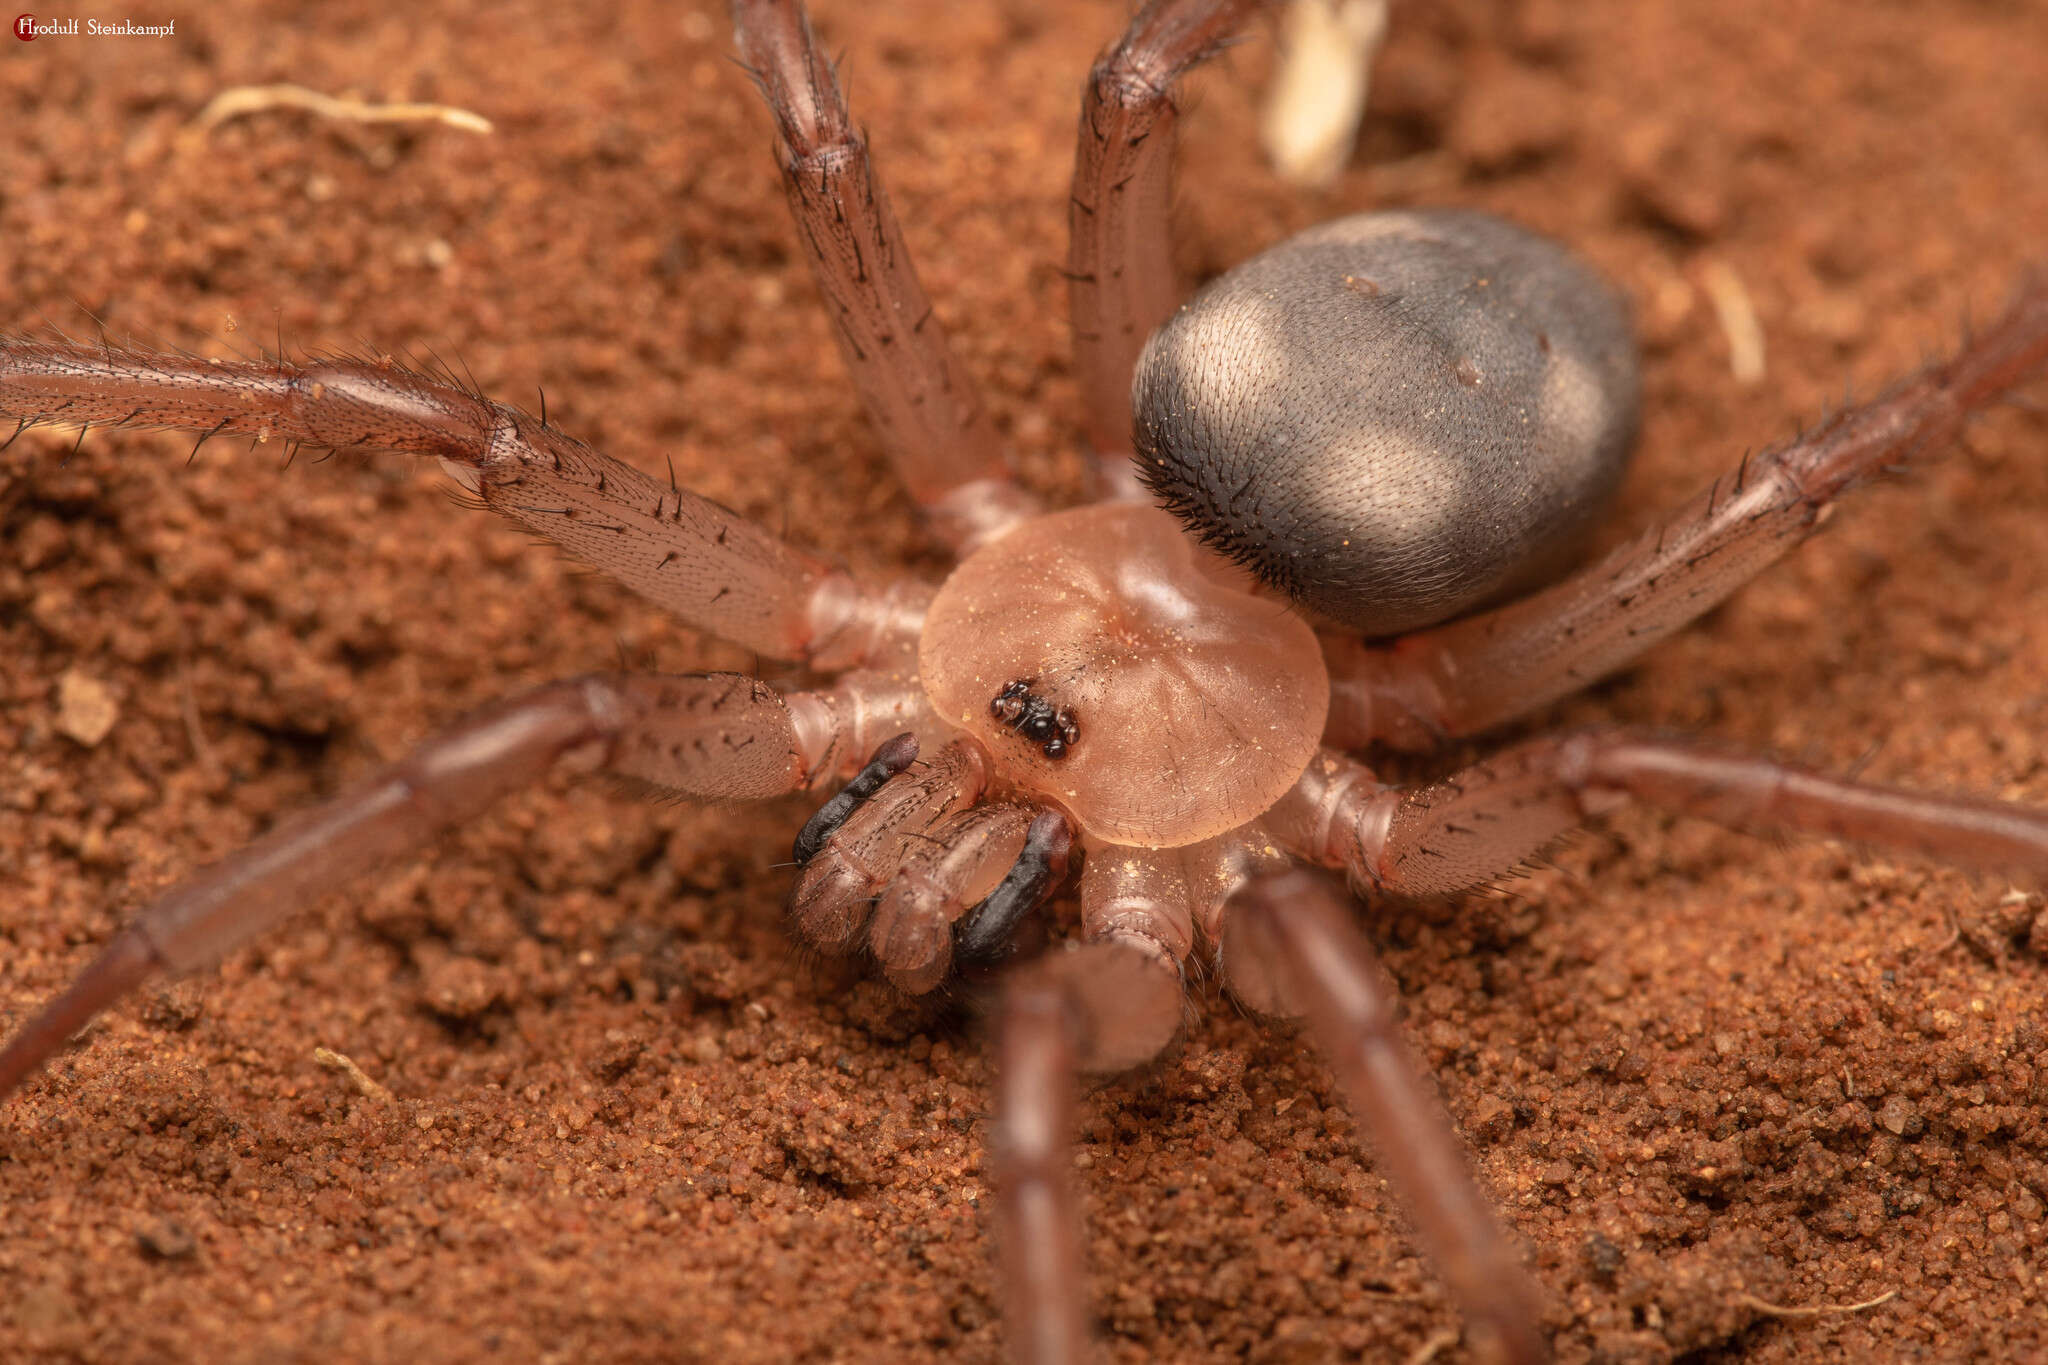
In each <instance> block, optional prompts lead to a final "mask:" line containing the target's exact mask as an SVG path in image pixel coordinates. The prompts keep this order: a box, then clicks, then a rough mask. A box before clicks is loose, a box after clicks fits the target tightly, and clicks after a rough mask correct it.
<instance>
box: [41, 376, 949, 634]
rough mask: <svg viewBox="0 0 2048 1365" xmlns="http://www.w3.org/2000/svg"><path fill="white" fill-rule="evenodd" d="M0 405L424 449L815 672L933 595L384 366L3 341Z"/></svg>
mask: <svg viewBox="0 0 2048 1365" xmlns="http://www.w3.org/2000/svg"><path fill="white" fill-rule="evenodd" d="M0 418H12V419H13V420H14V421H15V423H16V425H15V429H14V433H13V436H12V437H9V439H8V441H7V442H6V444H5V445H0V450H4V449H5V448H6V445H11V444H12V443H13V438H14V437H18V436H20V434H21V433H22V432H23V431H24V430H26V429H27V428H29V427H32V426H41V425H55V424H62V425H67V426H78V427H80V428H86V429H89V428H91V427H94V426H101V425H105V426H114V427H135V428H162V429H171V430H177V431H188V432H196V433H199V436H200V442H201V443H204V442H205V441H206V440H207V439H208V438H210V437H212V436H216V435H240V436H249V437H253V438H255V439H256V440H259V441H268V440H272V439H275V440H278V441H281V442H283V443H284V444H285V445H286V446H287V447H291V446H295V445H299V444H305V445H313V446H326V447H329V448H333V449H341V450H365V451H390V452H393V453H397V454H406V455H426V456H432V457H435V458H437V459H439V460H440V462H441V465H442V468H444V469H445V470H447V472H448V474H449V476H450V477H452V478H453V479H454V480H455V481H456V482H457V483H459V484H461V485H462V486H463V488H465V489H467V490H468V491H469V493H470V494H471V495H472V496H473V497H475V499H476V500H477V501H479V502H481V503H482V504H483V505H484V506H485V507H488V508H489V509H490V510H491V511H493V512H497V513H499V514H500V515H502V516H505V517H507V518H509V519H510V520H512V521H515V522H518V523H519V524H520V525H521V526H524V527H526V528H527V529H528V530H530V531H532V532H534V533H535V534H537V535H540V536H542V537H544V538H546V539H548V540H551V541H553V542H554V543H555V544H557V545H559V546H561V547H562V548H563V549H565V550H567V551H568V552H569V553H570V554H572V555H574V556H576V557H577V558H578V559H581V560H582V561H583V562H584V563H586V564H589V565H590V566H591V567H593V568H595V569H597V570H598V571H599V572H601V573H603V574H605V575H606V576H608V577H610V578H612V579H615V580H616V581H618V582H620V583H623V584H625V585H626V586H627V587H629V588H632V589H633V590H634V591H635V592H638V593H639V594H640V595H641V596H643V597H645V598H647V599H648V600H649V601H651V602H653V603H655V604H656V605H658V606H662V607H665V608H667V609H668V610H669V611H670V612H672V613H673V614H674V615H675V616H676V617H677V618H679V619H680V620H682V621H684V622H685V623H687V624H689V625H692V626H695V627H697V628H698V629H700V630H703V631H705V632H706V633H708V634H712V635H717V636H720V637H722V638H724V639H727V640H730V641H732V642H733V643H734V644H737V645H742V646H745V647H746V648H748V649H752V650H755V651H757V652H759V653H761V654H764V655H766V656H768V657H770V658H777V659H802V660H805V661H807V662H809V663H812V664H815V665H817V666H818V667H820V668H826V669H842V668H856V667H861V666H864V665H869V664H882V665H887V664H894V663H896V662H899V661H901V660H902V659H904V658H906V657H907V656H908V654H909V653H910V652H911V651H913V650H914V649H915V648H916V638H917V629H918V624H919V622H920V620H921V619H922V616H923V611H924V603H925V602H926V601H927V600H928V599H929V597H930V590H929V589H928V588H925V587H924V586H923V585H921V584H918V583H915V582H911V581H907V580H906V581H904V582H902V583H898V584H896V585H894V586H892V587H890V588H887V589H884V590H880V591H876V590H871V589H869V588H868V587H866V586H864V585H862V584H859V583H856V582H855V581H854V580H853V579H852V578H851V577H850V576H848V575H847V574H846V573H844V572H843V571H841V570H839V569H836V568H835V567H834V566H833V565H831V564H829V563H827V562H826V561H824V560H822V559H820V558H818V557H817V556H815V555H811V554H807V553H805V552H804V551H802V550H798V549H796V548H795V547H793V546H791V545H788V544H785V543H784V542H783V541H781V540H778V539H777V538H776V537H774V536H771V535H769V534H768V533H767V532H766V531H763V530H762V529H761V528H760V527H758V526H755V525H754V524H753V523H752V522H750V521H748V520H747V519H746V518H745V517H742V516H740V515H739V514H737V513H735V512H733V511H731V510H730V509H729V508H725V507H721V506H719V505H718V504H717V503H715V502H712V501H711V500H710V499H708V498H702V497H699V496H697V495H696V494H694V493H692V492H690V491H688V490H687V489H683V488H680V487H677V486H676V484H675V483H674V482H673V480H671V481H670V482H669V483H667V484H663V483H659V482H657V481H656V480H654V479H651V478H649V477H648V476H647V475H645V474H642V473H641V472H640V471H639V470H637V469H635V468H633V467H632V466H631V465H628V464H625V463H623V462H621V461H619V460H615V459H613V458H611V457H610V456H608V455H605V454H603V453H602V452H600V451H597V450H593V449H592V448H591V447H589V446H587V445H585V444H584V443H583V442H581V441H579V440H577V439H576V438H574V437H573V436H570V435H569V434H568V433H567V432H564V431H562V430H560V429H559V428H556V427H553V426H550V425H549V424H548V423H547V422H546V421H545V420H544V419H542V418H537V417H534V416H532V415H531V414H529V413H526V412H522V411H520V410H519V409H518V408H515V407H512V406H510V405H509V404H505V403H498V402H493V401H492V400H491V399H488V398H486V397H484V396H483V395H482V394H480V393H474V392H471V391H469V390H467V389H463V388H460V387H458V386H456V385H455V384H452V383H449V382H445V381H443V380H441V379H437V378H433V377H430V376H427V375H423V374H419V373H416V372H414V371H411V370H408V369H405V368H404V367H403V366H399V365H395V364H391V363H389V362H371V361H358V360H341V359H319V358H316V359H314V360H312V361H309V362H308V363H306V364H304V365H296V364H292V363H291V362H289V361H286V360H284V359H283V358H282V357H279V358H277V359H274V360H269V361H209V360H202V359H199V358H196V357H193V356H186V355H174V354H168V353H164V352H157V351H146V350H140V349H136V348H132V347H124V346H115V345H107V344H101V345H81V344H75V343H70V342H53V341H40V340H34V339H30V338H27V337H7V336H0ZM81 439H83V432H82V431H81ZM193 450H194V452H195V453H196V452H197V450H198V446H197V445H195V446H194V447H193Z"/></svg>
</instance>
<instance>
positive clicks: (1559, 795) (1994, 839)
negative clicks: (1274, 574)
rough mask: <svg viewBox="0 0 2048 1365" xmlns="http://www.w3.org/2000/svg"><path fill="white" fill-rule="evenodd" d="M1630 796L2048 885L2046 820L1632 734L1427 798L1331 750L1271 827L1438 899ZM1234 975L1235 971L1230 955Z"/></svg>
mask: <svg viewBox="0 0 2048 1365" xmlns="http://www.w3.org/2000/svg"><path fill="white" fill-rule="evenodd" d="M1628 800H1636V801H1641V802H1643V803H1645V804H1647V805H1650V806H1652V807H1655V808H1657V809H1659V810H1667V811H1670V812H1672V813H1674V814H1677V815H1689V816H1697V817H1699V818H1701V819H1705V820H1712V821H1714V822H1715V823H1717V824H1722V825H1726V826H1729V827H1731V828H1736V829H1747V830H1783V831H1786V832H1789V833H1796V834H1808V835H1816V836H1818V837H1821V838H1826V839H1841V840H1846V841H1848V842H1851V843H1859V844H1870V845H1874V846H1876V847H1879V848H1885V849H1893V850H1897V851H1900V852H1905V853H1915V854H1919V855H1921V856H1924V857H1927V858H1930V859H1933V860H1936V861H1939V862H1944V863H1954V864H1959V865H1961V866H1965V867H1977V868H1986V869H1991V870H1995V871H2001V872H2019V873H2023V874H2028V875H2032V876H2035V877H2041V878H2048V809H2044V808H2042V807H2037V806H2026V805H2021V804H2019V803H2017V802H2012V801H1997V800H1993V799H1991V798H1989V797H1978V796H1949V795H1930V794H1927V793H1923V792H1914V791H1906V790H1903V789H1901V788H1897V787H1886V786H1879V785H1877V784H1875V783H1869V782H1855V781H1849V780H1846V779H1843V778H1837V777H1829V776H1827V775H1825V774H1822V773H1818V772H1815V771H1813V770H1812V769H1809V768H1803V767H1799V766H1797V765H1794V764H1790V763H1780V762H1777V761H1775V760H1772V759H1768V758H1757V757H1750V756H1747V755H1741V754H1733V753H1730V752H1728V751H1727V750H1725V749H1722V748H1719V747H1717V746H1713V745H1708V744H1703V743H1699V742H1696V741H1687V740H1675V739H1662V738H1656V737H1651V736H1644V735H1638V734H1634V733H1631V732H1629V731H1627V730H1621V729H1596V730H1588V731H1582V732H1580V733H1577V734H1570V735H1552V736H1544V737H1542V738H1540V739H1532V740H1528V741H1526V742H1524V743H1521V744H1517V745H1515V746H1513V747H1512V748H1508V749H1504V750H1502V751H1501V752H1500V753H1498V754H1495V755H1493V756H1492V757H1490V758H1487V759H1484V760H1482V761H1480V762H1478V763H1475V764H1473V765H1471V766H1470V767H1468V768H1462V769H1460V770H1459V771H1458V772H1456V773H1454V774H1452V775H1451V776H1450V777H1448V778H1445V779H1444V780H1443V781H1441V782H1433V783H1430V784H1428V785H1426V786H1420V787H1414V788H1399V787H1388V786H1383V785H1381V784H1380V783H1378V782H1377V781H1375V780H1374V778H1373V775H1372V771H1371V770H1370V769H1369V768H1367V767H1366V766H1365V765H1364V764H1362V763H1359V762H1358V761H1357V760H1355V759H1352V758H1348V757H1346V756H1345V755H1343V754H1340V753H1337V752H1335V751H1332V750H1325V751H1324V752H1323V754H1322V755H1321V757H1319V758H1318V760H1317V761H1316V762H1313V763H1311V764H1309V767H1308V771H1307V772H1306V773H1304V774H1303V775H1302V780H1301V782H1300V783H1299V784H1297V785H1296V787H1295V789H1294V790H1293V791H1292V792H1289V793H1288V795H1287V796H1286V797H1285V798H1283V799H1282V800H1281V802H1280V804H1279V805H1277V806H1275V807H1274V808H1273V810H1272V812H1271V813H1270V814H1269V815H1268V817H1267V823H1268V824H1269V826H1270V827H1271V828H1272V830H1273V832H1274V834H1275V836H1276V837H1277V838H1279V840H1280V841H1281V843H1283V844H1284V845H1285V846H1286V847H1287V848H1288V849H1289V850H1290V851H1291V852H1293V853H1294V854H1296V855H1297V856H1299V857H1301V858H1302V859H1304V860H1306V861H1308V862H1311V863H1316V864H1319V865H1321V866H1324V867H1337V868H1343V869H1344V870H1345V871H1347V872H1348V873H1350V875H1351V879H1352V881H1353V883H1354V884H1355V885H1357V886H1359V887H1360V888H1362V889H1376V890H1383V891H1388V892H1391V893H1393V894H1396V895H1402V896H1430V895H1441V894H1447V893H1450V892H1454V891H1462V890H1465V889H1467V888H1469V887H1473V886H1478V885H1481V884H1483V883H1486V882H1488V881H1491V880H1493V879H1494V878H1496V877H1499V876H1502V875H1504V874H1506V873H1508V872H1511V871H1513V870H1514V869H1515V868H1516V867H1519V866H1521V865H1522V864H1523V863H1525V862H1527V861H1528V860H1529V858H1531V857H1532V856H1534V855H1535V854H1537V853H1539V852H1541V851H1542V850H1543V849H1544V848H1546V847H1547V846H1549V845H1550V844H1551V843H1553V842H1555V841H1556V839H1557V838H1558V837H1559V836H1560V835H1562V834H1564V833H1566V832H1567V831H1569V830H1572V829H1575V828H1577V827H1578V826H1580V825H1582V824H1584V823H1585V822H1586V821H1587V820H1588V819H1589V818H1591V817H1593V816H1596V815H1599V814H1602V813H1604V812H1606V811H1609V810H1612V809H1613V808H1615V807H1616V806H1618V805H1620V804H1622V803H1623V802H1625V801H1628ZM1224 968H1225V974H1226V975H1229V974H1230V971H1231V964H1230V963H1229V962H1228V960H1226V961H1225V963H1224ZM1232 980H1233V985H1235V984H1236V981H1235V978H1234V977H1233V978H1232Z"/></svg>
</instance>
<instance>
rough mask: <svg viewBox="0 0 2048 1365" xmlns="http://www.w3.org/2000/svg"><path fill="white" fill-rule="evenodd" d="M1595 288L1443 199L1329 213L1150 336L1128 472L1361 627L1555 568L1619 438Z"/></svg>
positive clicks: (1497, 589)
mask: <svg viewBox="0 0 2048 1365" xmlns="http://www.w3.org/2000/svg"><path fill="white" fill-rule="evenodd" d="M1636 390H1637V382H1636V362H1635V349H1634V346H1633V343H1632V342H1631V340H1630V336H1629V329H1628V320H1627V314H1626V310H1625V308H1624V306H1623V304H1622V302H1621V300H1620V298H1619V297H1618V296H1617V295H1616V294H1615V292H1614V291H1613V290H1612V289H1611V288H1610V287H1609V286H1608V285H1607V284H1606V283H1605V282H1604V281H1602V280H1601V279H1600V277H1599V276H1598V275H1596V274H1595V273H1594V272H1593V271H1592V270H1591V269H1590V268H1589V267H1588V266H1586V265H1584V264H1583V263H1581V262H1580V261H1578V260H1577V259H1576V258H1574V257H1572V256H1570V255H1568V254H1567V253H1566V252H1565V251H1564V249H1563V248H1561V247H1559V246H1557V245H1555V244H1554V243H1552V242H1549V241H1547V240H1545V239H1544V238H1541V237H1537V236H1535V235H1533V234H1531V233H1528V232H1525V231H1523V230H1522V229H1521V228H1518V227H1515V226H1513V225H1511V224H1509V223H1505V222H1502V221H1500V220H1499V219H1497V218H1490V217H1487V216H1485V215H1483V214H1477V213H1466V212H1457V211H1435V212H1403V213H1372V214H1361V215H1358V216H1357V217H1352V218H1343V219H1339V220H1338V221H1336V222H1334V223H1326V224H1324V225H1323V226H1321V227H1318V228H1314V229H1312V230H1310V231H1308V232H1304V233H1302V234H1301V235H1300V236H1298V237H1294V238H1292V239H1290V240H1288V241H1286V242H1283V243H1281V244H1280V245H1279V246H1277V247H1275V248H1273V249H1272V250H1271V251H1267V252H1265V253H1263V254H1262V255H1259V256H1255V257H1253V258H1252V259H1251V260H1249V261H1247V262H1245V263H1244V264H1243V265H1241V266H1239V267H1238V268H1237V269H1235V270H1233V271H1231V272H1230V273H1229V274H1227V275H1224V276H1222V277H1221V278H1220V279H1217V280H1215V281H1213V282H1212V283H1210V284H1209V285H1208V286H1207V287H1206V288H1204V289H1203V290H1201V291H1200V292H1199V293H1197V294H1196V295H1195V296H1194V297H1193V298H1192V299H1190V300H1189V301H1188V302H1187V304H1185V305H1184V306H1183V307H1182V308H1181V310H1180V311H1179V312H1178V313H1176V314H1175V315H1174V316H1173V317H1172V318H1171V319H1169V320H1168V321H1167V323H1166V325H1165V326H1163V327H1161V328H1160V329H1159V331H1158V332H1156V333H1154V334H1153V337H1152V339H1151V341H1150V342H1149V343H1148V344H1147V345H1146V347H1145V351H1144V354H1143V355H1142V356H1141V357H1140V359H1139V361H1138V370H1137V375H1136V379H1135V381H1134V383H1133V385H1132V395H1131V401H1132V407H1133V421H1134V423H1135V427H1136V431H1135V437H1136V442H1137V451H1138V461H1139V472H1140V475H1141V477H1143V478H1144V480H1145V482H1146V483H1147V484H1149V485H1150V486H1151V487H1152V488H1153V490H1154V491H1155V492H1156V493H1157V494H1158V495H1159V498H1160V501H1161V502H1162V504H1163V505H1165V506H1166V507H1167V508H1168V509H1169V510H1171V511H1173V512H1174V513H1176V514H1177V515H1178V516H1180V518H1181V519H1182V520H1183V521H1184V522H1185V523H1186V524H1187V525H1188V526H1189V527H1190V528H1191V529H1192V530H1193V531H1194V532H1195V533H1196V534H1198V535H1199V536H1201V537H1202V539H1204V540H1206V541H1208V542H1209V543H1211V544H1212V545H1215V546H1216V547H1217V548H1219V549H1221V550H1223V551H1224V552H1226V553H1228V554H1230V555H1231V556H1232V557H1234V558H1236V559H1238V560H1240V561H1242V562H1243V563H1245V564H1246V565H1247V566H1249V567H1250V568H1252V569H1253V570H1254V571H1255V572H1257V573H1258V574H1259V576H1260V577H1262V578H1263V579H1265V580H1266V581H1267V582H1269V583H1271V584H1272V585H1273V586H1274V587H1276V588H1278V589H1280V590H1281V591H1283V592H1285V593H1286V594H1287V595H1288V596H1289V597H1291V598H1293V599H1294V600H1295V601H1296V602H1297V603H1299V604H1301V605H1302V606H1304V607H1306V608H1308V609H1310V610H1311V611H1313V612H1315V613H1317V614H1319V615H1321V616H1323V617H1326V618H1328V619H1329V620H1331V621H1333V622H1336V623H1339V624H1342V625H1344V626H1348V627H1351V628H1354V629H1356V630H1359V631H1362V632H1364V633H1365V634H1367V635H1387V634H1393V633H1395V632H1399V631H1405V630H1412V629H1414V628H1416V627H1419V626H1425V625H1429V624H1432V623H1434V622H1438V621H1442V620H1446V619H1448V618H1450V617H1452V616H1456V615H1458V614H1460V613H1462V612H1465V611H1468V610H1470V609H1471V608H1473V607H1475V606H1479V605H1481V604H1484V603H1486V602H1488V601H1490V600H1492V599H1494V598H1498V597H1501V596H1503V595H1505V594H1507V593H1510V592H1513V591H1515V590H1517V589H1521V588H1525V587H1528V586H1530V585H1531V584H1533V583H1534V582H1536V581H1538V580H1539V579H1540V578H1541V577H1543V576H1544V575H1545V574H1547V573H1552V572H1555V571H1556V570H1557V568H1558V567H1559V566H1560V565H1561V563H1562V562H1563V561H1564V560H1565V559H1566V558H1567V557H1569V555H1570V554H1571V552H1572V551H1573V549H1574V548H1575V546H1576V544H1577V542H1578V541H1579V539H1580V536H1581V534H1582V533H1583V532H1584V531H1585V530H1586V529H1587V528H1588V527H1589V526H1590V525H1591V524H1592V522H1593V520H1594V518H1595V517H1596V516H1597V515H1598V514H1599V513H1600V511H1601V510H1602V508H1603V507H1604V506H1605V504H1606V502H1607V500H1608V497H1609V495H1610V494H1612V493H1613V491H1614V487H1615V485H1616V483H1617V482H1618V481H1619V479H1620V477H1621V471H1622V466H1623V464H1624V463H1625V461H1626V458H1627V455H1628V447H1629V443H1630V441H1631V440H1632V439H1633V437H1634V435H1635V427H1636V405H1637V392H1636Z"/></svg>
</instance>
